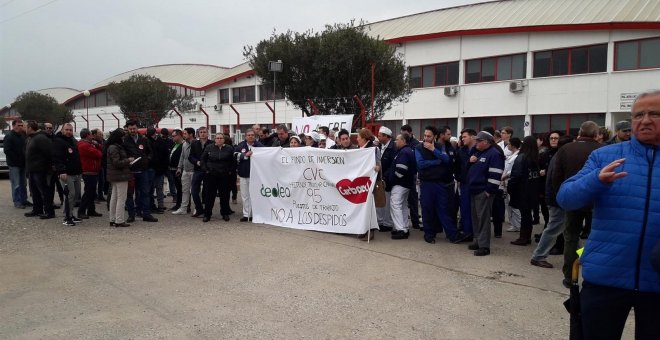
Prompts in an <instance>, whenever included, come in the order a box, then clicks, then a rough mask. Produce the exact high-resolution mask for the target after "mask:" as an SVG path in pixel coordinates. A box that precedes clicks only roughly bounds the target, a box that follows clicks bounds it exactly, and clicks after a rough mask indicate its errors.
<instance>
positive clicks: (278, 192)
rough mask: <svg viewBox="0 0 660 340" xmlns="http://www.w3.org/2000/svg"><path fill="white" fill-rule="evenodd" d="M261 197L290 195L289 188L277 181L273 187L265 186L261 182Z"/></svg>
mask: <svg viewBox="0 0 660 340" xmlns="http://www.w3.org/2000/svg"><path fill="white" fill-rule="evenodd" d="M259 192H260V193H261V196H263V197H275V198H278V197H279V198H285V197H291V190H290V189H289V188H286V187H283V186H280V184H279V183H276V184H275V186H274V187H272V188H270V187H266V186H264V185H263V184H262V185H261V190H260V191H259Z"/></svg>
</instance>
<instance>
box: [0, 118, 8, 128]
mask: <svg viewBox="0 0 660 340" xmlns="http://www.w3.org/2000/svg"><path fill="white" fill-rule="evenodd" d="M8 125H9V124H8V123H7V121H6V120H5V119H4V118H2V119H0V130H4V129H6V128H7V126H8Z"/></svg>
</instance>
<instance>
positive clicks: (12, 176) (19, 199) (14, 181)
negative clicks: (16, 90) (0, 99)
mask: <svg viewBox="0 0 660 340" xmlns="http://www.w3.org/2000/svg"><path fill="white" fill-rule="evenodd" d="M11 127H12V130H11V131H10V132H9V134H7V135H6V136H5V139H4V141H3V147H4V151H5V156H7V166H8V167H9V181H10V182H11V198H12V200H13V202H14V207H16V208H19V209H25V207H26V206H27V205H28V204H27V203H28V201H27V183H26V181H25V124H24V123H23V121H22V120H21V119H19V118H17V119H14V120H13V121H12V122H11Z"/></svg>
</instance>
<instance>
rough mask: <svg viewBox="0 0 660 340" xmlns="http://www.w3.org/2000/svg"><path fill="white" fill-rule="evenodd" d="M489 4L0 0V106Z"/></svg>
mask: <svg viewBox="0 0 660 340" xmlns="http://www.w3.org/2000/svg"><path fill="white" fill-rule="evenodd" d="M475 2H483V0H435V1H431V0H415V1H411V0H407V1H405V0H353V1H346V0H330V1H310V0H279V1H267V0H261V1H257V0H239V1H224V0H216V1H213V0H184V1H159V0H94V1H92V0H0V106H4V105H5V104H8V103H11V102H13V100H14V99H15V98H16V96H18V95H19V94H21V93H23V92H25V91H29V90H39V89H43V88H49V87H60V86H62V87H72V88H75V89H79V90H84V89H87V88H88V87H90V86H91V85H93V84H94V83H96V82H98V81H101V80H103V79H105V78H108V77H111V76H113V75H116V74H119V73H122V72H125V71H129V70H132V69H135V68H139V67H144V66H151V65H159V64H171V63H200V64H213V65H219V66H227V67H231V66H235V65H238V64H240V63H243V62H244V61H245V60H244V59H243V54H242V51H243V46H245V45H256V44H257V43H258V42H259V41H260V40H262V39H266V38H268V37H269V36H270V34H271V33H272V32H273V30H277V31H278V32H284V31H286V30H289V29H290V30H293V31H304V30H307V29H314V30H315V31H319V30H322V29H323V27H324V25H325V24H332V23H336V22H348V21H349V20H351V19H353V18H355V19H358V20H359V19H364V20H366V21H368V22H375V21H380V20H384V19H390V18H395V17H399V16H403V15H408V14H414V13H419V12H424V11H429V10H434V9H440V8H445V7H451V6H456V5H462V4H467V3H475Z"/></svg>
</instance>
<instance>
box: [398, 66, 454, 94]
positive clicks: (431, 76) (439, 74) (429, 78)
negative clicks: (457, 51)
mask: <svg viewBox="0 0 660 340" xmlns="http://www.w3.org/2000/svg"><path fill="white" fill-rule="evenodd" d="M409 74H410V87H411V88H420V87H435V86H447V85H457V84H458V61H455V62H451V63H443V64H434V65H425V66H415V67H411V68H410V71H409Z"/></svg>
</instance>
